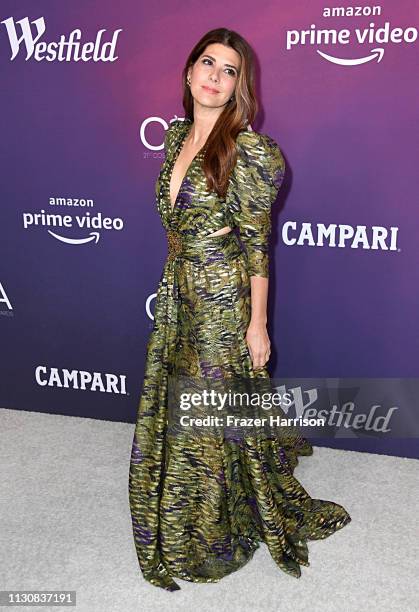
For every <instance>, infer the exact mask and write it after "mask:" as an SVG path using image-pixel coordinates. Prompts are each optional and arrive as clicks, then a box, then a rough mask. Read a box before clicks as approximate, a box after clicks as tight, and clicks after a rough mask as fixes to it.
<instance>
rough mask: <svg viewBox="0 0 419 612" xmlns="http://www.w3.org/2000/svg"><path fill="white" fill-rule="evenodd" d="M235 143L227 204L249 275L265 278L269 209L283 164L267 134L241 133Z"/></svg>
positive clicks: (273, 142)
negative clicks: (235, 153)
mask: <svg viewBox="0 0 419 612" xmlns="http://www.w3.org/2000/svg"><path fill="white" fill-rule="evenodd" d="M236 142H237V148H238V158H237V163H236V165H235V167H234V170H233V172H232V174H231V176H230V181H229V186H228V190H227V197H226V203H227V207H228V211H229V214H230V216H231V217H232V219H233V223H234V225H235V226H237V227H238V228H239V231H240V239H241V241H242V243H243V245H244V246H245V249H246V252H247V258H248V271H249V275H250V276H263V277H266V278H268V277H269V255H268V247H269V236H270V233H271V206H272V204H273V202H274V201H275V199H276V196H277V194H278V191H279V188H280V186H281V184H282V181H283V179H284V173H285V161H284V158H283V156H282V153H281V150H280V149H279V147H278V145H277V143H276V142H275V141H274V140H273V139H272V138H271V137H270V136H267V135H266V134H259V133H258V132H253V131H252V132H250V131H244V132H240V134H239V135H238V137H237V140H236Z"/></svg>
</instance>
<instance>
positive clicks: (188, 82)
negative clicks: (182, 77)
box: [186, 77, 191, 87]
mask: <svg viewBox="0 0 419 612" xmlns="http://www.w3.org/2000/svg"><path fill="white" fill-rule="evenodd" d="M186 82H187V84H188V85H189V87H190V86H191V80H190V78H189V77H188V78H187V79H186Z"/></svg>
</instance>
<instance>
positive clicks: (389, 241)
mask: <svg viewBox="0 0 419 612" xmlns="http://www.w3.org/2000/svg"><path fill="white" fill-rule="evenodd" d="M398 232H399V228H398V227H390V228H387V227H384V226H381V225H371V227H368V226H367V225H348V224H346V223H340V224H337V223H329V224H328V225H325V224H324V223H310V222H303V223H299V222H297V221H286V222H285V223H284V224H283V226H282V241H283V243H284V244H286V245H287V246H310V247H332V248H334V247H337V248H341V249H343V248H345V247H349V248H351V249H364V250H372V251H377V250H381V251H397V252H400V248H399V247H398V245H397V237H398Z"/></svg>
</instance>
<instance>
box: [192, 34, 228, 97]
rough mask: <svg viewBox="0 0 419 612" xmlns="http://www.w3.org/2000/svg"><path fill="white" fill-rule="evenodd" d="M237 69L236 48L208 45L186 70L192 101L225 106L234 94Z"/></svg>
mask: <svg viewBox="0 0 419 612" xmlns="http://www.w3.org/2000/svg"><path fill="white" fill-rule="evenodd" d="M239 72H240V55H239V54H238V53H237V51H235V50H234V49H232V48H231V47H226V46H225V45H222V44H220V43H213V44H211V45H208V46H207V47H206V48H205V50H204V52H203V53H202V54H201V55H200V56H199V57H198V59H197V60H196V62H195V64H194V65H193V66H191V67H190V68H189V71H188V80H190V81H191V86H190V88H191V93H192V96H193V98H194V101H195V104H197V103H198V104H200V105H202V106H205V107H211V108H217V107H220V106H224V105H225V104H226V103H227V102H228V101H229V99H230V98H231V96H232V95H233V94H234V90H235V87H236V83H237V79H238V75H239Z"/></svg>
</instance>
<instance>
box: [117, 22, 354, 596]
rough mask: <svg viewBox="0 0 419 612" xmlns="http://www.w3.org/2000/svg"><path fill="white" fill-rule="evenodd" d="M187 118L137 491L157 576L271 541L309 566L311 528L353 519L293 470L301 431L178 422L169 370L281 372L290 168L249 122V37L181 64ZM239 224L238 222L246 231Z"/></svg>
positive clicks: (214, 569)
mask: <svg viewBox="0 0 419 612" xmlns="http://www.w3.org/2000/svg"><path fill="white" fill-rule="evenodd" d="M183 85H184V99H183V104H184V108H185V111H186V113H185V115H186V117H185V119H184V120H176V121H174V122H173V123H172V124H171V125H170V126H169V129H168V130H167V133H166V137H165V152H166V159H165V161H164V163H163V166H162V168H161V172H160V174H159V177H158V180H157V185H156V195H157V207H158V211H159V214H160V217H161V219H162V223H163V226H164V228H165V230H166V231H167V237H168V243H169V254H168V258H167V261H166V263H165V266H164V269H163V273H162V276H161V279H160V282H159V286H158V291H157V298H156V304H155V314H154V327H153V330H152V333H151V335H150V339H149V342H148V345H147V357H146V369H145V377H144V384H143V390H142V395H141V399H140V403H139V409H138V419H137V425H136V428H135V434H134V440H133V446H132V455H131V464H130V475H129V497H130V508H131V516H132V525H133V532H134V541H135V546H136V551H137V555H138V560H139V564H140V567H141V570H142V573H143V576H144V578H145V579H146V580H148V581H149V582H150V583H152V584H153V585H156V586H160V587H162V588H164V589H167V590H169V591H174V590H177V589H179V588H180V587H179V585H178V584H177V583H176V582H175V581H174V580H173V577H178V578H183V579H184V580H189V581H193V582H217V581H218V580H220V579H221V578H222V577H223V576H225V575H227V574H229V573H231V572H233V571H235V570H237V569H239V568H240V567H242V566H243V565H244V564H245V563H247V562H248V561H249V560H250V558H251V557H252V555H253V553H254V551H255V550H256V548H258V546H259V542H261V541H262V542H265V543H266V544H267V546H268V548H269V551H270V553H271V555H272V557H273V559H274V560H275V562H276V563H277V564H278V566H279V567H280V568H281V569H282V570H284V571H285V572H287V573H290V574H292V575H293V576H296V577H299V576H300V574H301V570H300V565H309V562H308V550H307V543H306V540H307V539H320V538H325V537H326V536H328V535H330V534H331V533H333V532H334V531H336V530H337V529H340V528H341V527H343V526H344V525H345V524H347V523H348V522H349V521H350V520H351V519H350V516H349V514H348V513H347V512H346V510H345V509H344V508H343V507H342V506H340V505H338V504H336V503H334V502H331V501H325V500H318V499H312V498H311V497H310V496H309V495H308V493H307V492H306V491H305V490H304V488H303V487H302V486H301V484H300V483H299V482H298V481H297V480H296V479H295V478H294V476H293V471H294V468H295V466H296V464H297V462H298V458H297V455H311V454H312V452H313V450H312V447H311V445H310V444H309V442H308V441H307V440H306V439H305V438H303V437H301V436H300V435H297V434H293V435H289V434H288V435H285V434H283V436H282V437H281V436H279V437H276V438H275V439H272V438H268V439H267V438H265V437H262V436H260V437H259V436H248V437H244V438H241V439H234V437H233V438H228V437H209V436H207V437H206V436H202V435H201V436H198V437H195V436H193V435H189V437H188V436H187V435H185V436H179V435H177V436H176V435H175V436H170V435H169V433H168V379H169V376H177V377H180V376H186V377H190V378H191V379H195V378H196V379H198V378H200V377H205V378H206V379H213V380H214V381H216V380H218V381H219V380H225V381H226V380H228V378H231V377H243V378H248V379H255V378H258V377H262V378H269V374H268V371H267V366H266V364H267V361H268V359H269V355H270V341H269V337H268V334H267V330H266V326H267V319H266V305H267V294H268V278H269V272H268V237H269V234H270V229H271V218H270V209H271V205H272V203H273V202H274V200H275V198H276V195H277V193H278V190H279V188H280V185H281V183H282V180H283V176H284V168H285V164H284V159H283V156H282V154H281V151H280V149H279V148H278V145H277V144H276V142H275V141H274V140H273V139H272V138H270V137H269V136H267V135H265V134H260V133H258V132H254V131H252V130H251V129H250V123H251V122H252V121H253V119H254V117H255V114H256V110H257V102H256V99H255V93H254V59H253V55H252V51H251V48H250V47H249V45H248V44H247V42H246V41H245V40H244V39H243V38H242V37H241V36H239V35H238V34H237V33H235V32H232V31H230V30H226V29H224V28H222V29H217V30H213V31H211V32H208V33H207V34H206V35H205V36H204V37H203V38H202V39H201V40H200V41H199V42H198V43H197V45H196V46H195V48H194V49H193V50H192V52H191V54H190V56H189V58H188V60H187V62H186V66H185V69H184V71H183ZM234 228H238V230H239V233H240V240H241V243H242V244H243V245H244V247H245V250H243V249H242V248H241V244H240V242H239V240H238V238H237V235H236V233H235V232H234V231H232V230H233V229H234Z"/></svg>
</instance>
